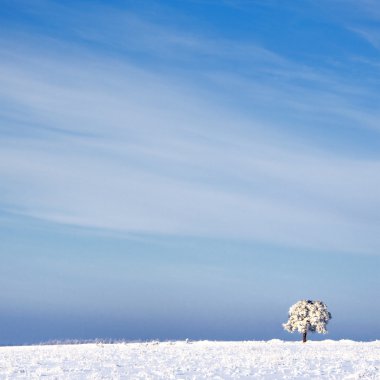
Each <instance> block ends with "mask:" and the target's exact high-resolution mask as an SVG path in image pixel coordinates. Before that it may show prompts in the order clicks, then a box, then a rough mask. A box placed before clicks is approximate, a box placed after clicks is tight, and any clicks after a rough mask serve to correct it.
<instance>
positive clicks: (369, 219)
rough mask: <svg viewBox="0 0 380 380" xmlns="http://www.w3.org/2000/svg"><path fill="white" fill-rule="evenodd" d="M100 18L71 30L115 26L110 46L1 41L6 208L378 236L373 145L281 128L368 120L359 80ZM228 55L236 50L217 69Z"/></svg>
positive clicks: (147, 225)
mask: <svg viewBox="0 0 380 380" xmlns="http://www.w3.org/2000/svg"><path fill="white" fill-rule="evenodd" d="M109 12H111V11H109ZM110 17H112V22H111V23H110V25H112V28H111V27H109V26H106V25H99V29H100V30H102V33H97V32H96V30H95V29H94V28H93V25H92V24H91V25H90V26H88V25H87V26H86V25H82V26H81V28H80V30H76V32H77V33H78V34H79V35H80V36H82V37H83V38H84V39H87V40H88V41H89V40H91V41H98V42H99V43H104V44H107V43H108V42H107V41H109V40H112V41H115V40H117V39H116V38H115V36H116V34H117V35H119V36H120V37H121V38H120V39H119V41H118V42H117V44H118V46H117V49H116V51H117V54H105V52H104V51H103V50H99V49H98V46H97V47H93V46H88V45H80V46H81V49H78V45H77V43H73V42H72V41H62V40H61V39H59V38H54V39H50V40H46V39H45V38H42V37H39V36H36V37H34V40H33V39H29V40H27V42H26V43H25V42H21V41H19V40H18V39H17V38H16V37H13V40H12V41H8V42H5V41H2V44H1V46H2V48H1V50H0V55H1V57H2V59H1V62H0V82H1V87H0V97H1V101H2V105H3V106H2V109H1V114H0V117H1V124H0V128H1V131H2V132H1V133H2V138H1V141H0V147H1V150H0V177H1V183H0V195H1V199H2V200H3V204H5V206H4V207H5V208H6V209H7V210H9V211H11V212H14V213H19V214H23V215H28V216H32V217H36V218H42V219H45V220H49V221H53V222H58V223H68V224H72V225H76V226H84V227H97V228H102V229H113V230H117V231H125V232H135V233H150V234H151V233H153V234H168V235H173V234H176V235H196V236H214V237H229V238H240V239H251V240H257V241H263V242H268V243H272V244H285V245H290V246H301V247H319V248H321V249H325V250H331V249H334V250H339V251H351V252H366V253H375V252H377V251H378V248H379V246H380V237H379V236H378V234H377V233H376V231H377V230H378V228H379V224H380V220H379V217H378V212H377V210H379V208H380V198H379V195H378V191H377V189H378V188H379V186H380V174H379V173H380V170H379V169H380V161H379V158H378V157H372V158H371V159H369V158H366V157H365V156H363V157H360V156H359V157H356V158H353V157H350V156H349V155H347V154H346V153H345V152H343V153H342V155H340V154H338V153H336V152H333V151H329V150H328V148H327V149H326V148H325V149H322V148H321V147H320V146H318V145H316V144H313V143H312V142H311V141H310V140H311V139H310V140H307V139H304V138H302V137H299V136H297V135H295V134H294V133H292V132H291V130H287V131H284V130H283V128H284V126H290V125H291V124H292V123H299V124H300V125H304V126H305V128H316V129H317V128H318V125H322V126H324V127H326V126H329V125H330V124H331V125H332V124H340V125H341V130H343V131H344V130H345V129H346V128H359V129H360V128H366V129H369V130H371V131H373V133H377V132H378V126H377V123H376V118H377V117H378V113H377V111H376V110H375V109H370V108H365V107H360V104H359V103H358V98H359V97H361V98H362V96H363V94H364V95H366V96H368V97H370V96H371V94H370V93H369V92H368V89H364V88H361V87H360V86H357V84H356V83H351V82H349V81H345V80H343V79H342V80H339V79H336V77H333V76H332V75H329V73H328V72H326V71H324V72H322V71H317V70H316V69H315V68H312V67H307V66H305V65H299V64H295V63H293V62H292V61H291V60H289V59H286V58H283V57H281V56H280V55H278V54H276V53H273V52H271V51H270V50H267V49H265V48H263V47H261V46H259V45H257V46H255V45H254V44H251V45H250V46H248V45H236V46H233V44H232V43H229V42H228V41H225V40H217V41H216V40H214V39H212V38H210V37H208V38H203V39H202V38H201V36H199V35H198V36H194V35H193V36H189V35H186V34H185V35H184V34H181V33H180V32H177V33H176V34H175V35H174V30H173V29H170V28H165V27H162V26H157V25H153V26H152V24H151V23H148V22H144V21H142V20H140V19H139V18H137V16H131V15H120V14H119V13H117V12H115V13H110ZM118 19H119V22H116V27H115V22H114V21H115V20H118ZM101 20H103V22H105V20H107V18H105V17H102V18H101ZM108 20H109V19H108ZM131 20H132V21H131ZM74 21H75V18H74ZM91 22H93V23H94V24H96V17H95V19H92V21H91ZM124 22H125V23H126V24H127V26H126V27H124ZM105 27H107V28H108V29H107V30H106V31H105V32H104V28H105ZM132 32H133V33H132ZM107 33H111V34H112V36H111V37H112V38H108V37H109V36H108V37H107V38H105V39H104V41H102V38H104V36H107ZM123 33H124V34H123ZM131 36H132V37H131ZM132 40H134V45H133V44H132V45H130V44H129V42H130V41H132ZM38 41H40V42H41V43H40V44H39V43H38ZM81 44H83V41H82V42H81ZM25 45H27V46H28V47H27V48H25V49H24V48H23V47H24V46H25ZM131 49H132V50H134V51H136V50H140V51H145V52H146V51H151V52H152V54H153V52H154V54H158V55H161V56H162V55H165V56H166V58H167V57H169V56H170V59H178V55H179V56H181V55H182V59H183V60H185V59H184V58H185V57H192V58H191V59H192V60H196V59H198V58H199V59H201V58H202V56H205V55H207V56H208V57H212V60H213V61H212V63H210V62H209V64H205V65H201V67H195V68H192V69H190V68H189V67H187V66H186V65H184V66H183V67H181V69H180V70H178V69H177V70H174V69H173V70H171V69H172V67H173V66H170V65H168V66H166V67H152V65H149V66H148V65H145V64H144V63H140V62H136V57H135V56H133V57H130V56H129V55H125V54H126V51H127V50H128V51H130V50H131ZM68 52H69V53H70V54H67V53H68ZM120 53H123V54H121V55H120ZM166 58H165V59H166ZM214 60H215V63H214ZM217 60H221V61H223V62H224V64H223V63H222V62H219V63H217V62H216V61H217ZM228 60H230V61H231V62H232V61H235V62H237V61H239V60H240V61H241V62H242V63H244V65H242V67H241V68H240V69H239V70H232V69H231V67H229V65H228V64H226V61H228ZM227 63H228V62H227ZM248 66H250V68H249V69H248ZM216 69H217V70H216ZM259 71H260V73H261V75H260V76H259V75H258V74H257V73H258V72H259ZM265 73H266V74H265ZM301 82H302V83H301ZM305 82H307V83H308V85H306V86H305ZM236 98H239V99H242V100H243V101H242V102H240V101H239V105H236V104H235V103H234V99H236ZM241 104H243V106H242V105H241ZM244 104H246V106H244ZM248 105H249V106H248ZM252 109H253V110H252ZM270 109H271V110H275V111H276V114H275V115H272V114H271V112H270V111H269V110H270ZM272 112H273V111H272ZM335 138H336V137H335ZM337 139H339V136H338V138H337ZM307 141H308V142H307Z"/></svg>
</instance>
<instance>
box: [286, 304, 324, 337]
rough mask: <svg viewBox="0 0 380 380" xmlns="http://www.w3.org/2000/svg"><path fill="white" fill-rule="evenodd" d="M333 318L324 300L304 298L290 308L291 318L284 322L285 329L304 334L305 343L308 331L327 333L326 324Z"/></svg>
mask: <svg viewBox="0 0 380 380" xmlns="http://www.w3.org/2000/svg"><path fill="white" fill-rule="evenodd" d="M330 319H331V313H330V312H329V311H328V310H327V306H326V305H325V304H324V303H323V302H322V301H310V300H302V301H298V302H297V303H295V304H294V305H293V306H291V307H290V309H289V320H288V322H286V323H283V325H282V326H283V327H284V329H285V330H287V331H289V332H291V333H293V332H294V331H298V332H299V333H301V334H303V339H302V341H303V343H305V342H306V340H307V339H306V337H307V332H308V331H311V332H315V331H316V332H317V333H320V334H326V333H327V330H326V325H327V323H328V321H329V320H330Z"/></svg>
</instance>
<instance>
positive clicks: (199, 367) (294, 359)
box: [0, 340, 380, 379]
mask: <svg viewBox="0 0 380 380" xmlns="http://www.w3.org/2000/svg"><path fill="white" fill-rule="evenodd" d="M40 378H43V379H209V378H211V379H239V378H246V379H307V378H310V379H380V341H376V342H371V343H359V342H352V341H339V342H336V341H324V342H312V341H309V342H307V343H306V344H302V343H299V342H282V341H278V340H272V341H269V342H254V341H249V342H210V341H201V342H162V343H158V342H149V343H118V344H95V343H93V344H78V345H51V346H47V345H46V346H23V347H1V348H0V379H40Z"/></svg>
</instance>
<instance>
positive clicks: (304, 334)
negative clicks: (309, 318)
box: [302, 331, 307, 343]
mask: <svg viewBox="0 0 380 380" xmlns="http://www.w3.org/2000/svg"><path fill="white" fill-rule="evenodd" d="M306 335H307V331H305V332H304V333H303V336H302V343H306V340H307V339H306Z"/></svg>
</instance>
